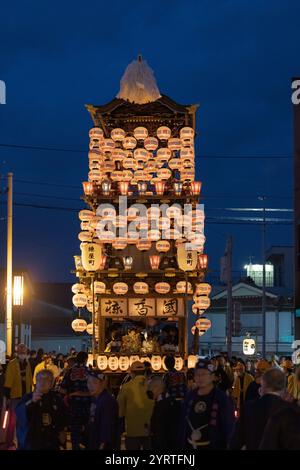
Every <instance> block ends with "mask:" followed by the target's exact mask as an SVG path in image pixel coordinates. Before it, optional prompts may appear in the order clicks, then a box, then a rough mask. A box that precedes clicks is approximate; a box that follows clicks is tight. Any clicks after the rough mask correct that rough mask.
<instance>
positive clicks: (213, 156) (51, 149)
mask: <svg viewBox="0 0 300 470" xmlns="http://www.w3.org/2000/svg"><path fill="white" fill-rule="evenodd" d="M0 147H2V148H13V149H17V150H41V151H46V152H67V153H88V150H81V149H67V148H59V147H46V146H36V145H22V144H1V143H0ZM195 158H207V159H211V160H213V159H222V158H224V159H226V160H228V159H240V160H247V159H251V160H253V159H262V158H263V159H267V160H268V159H270V160H273V159H280V160H292V159H293V156H292V155H231V154H227V155H226V154H224V155H217V154H211V155H195Z"/></svg>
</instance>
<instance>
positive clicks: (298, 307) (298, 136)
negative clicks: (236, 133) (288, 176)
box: [293, 78, 300, 339]
mask: <svg viewBox="0 0 300 470" xmlns="http://www.w3.org/2000/svg"><path fill="white" fill-rule="evenodd" d="M293 83H295V84H298V83H300V79H299V78H294V79H293ZM298 101H299V100H295V102H294V105H293V108H294V273H295V339H300V103H299V102H298Z"/></svg>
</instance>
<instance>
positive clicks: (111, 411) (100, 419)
mask: <svg viewBox="0 0 300 470" xmlns="http://www.w3.org/2000/svg"><path fill="white" fill-rule="evenodd" d="M87 385H88V389H89V391H90V394H91V397H92V403H91V407H90V416H89V422H88V437H87V449H88V450H112V449H113V450H117V449H119V448H120V430H119V409H118V403H117V401H116V399H115V398H114V396H113V395H112V394H111V393H110V392H109V391H108V390H107V388H106V377H105V375H104V374H103V372H101V371H100V370H98V369H91V370H89V372H88V381H87Z"/></svg>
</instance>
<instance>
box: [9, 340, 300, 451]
mask: <svg viewBox="0 0 300 470" xmlns="http://www.w3.org/2000/svg"><path fill="white" fill-rule="evenodd" d="M87 359H88V355H87V353H86V352H83V351H81V352H78V353H77V352H76V351H75V350H71V351H70V354H69V355H68V356H64V355H62V354H56V353H55V352H52V353H50V354H44V352H43V350H39V351H37V352H36V351H30V352H29V351H28V350H27V348H26V346H25V345H24V344H19V345H18V346H17V348H16V356H15V357H14V358H12V359H11V360H10V361H9V362H8V363H7V364H6V365H4V366H0V402H1V403H0V404H1V409H2V413H1V420H2V423H1V430H2V437H1V439H0V442H1V441H2V442H1V444H2V447H3V448H5V449H20V450H37V449H45V450H46V449H47V450H49V449H52V450H58V449H67V448H71V449H72V450H80V449H82V450H84V449H87V450H99V449H106V450H108V449H113V450H119V449H127V450H140V449H145V450H150V449H151V450H153V451H159V452H169V451H171V450H172V451H179V450H189V451H191V450H197V451H198V450H213V449H229V450H230V449H234V450H236V449H247V450H256V449H300V366H297V367H295V366H294V364H293V362H292V361H291V360H290V358H281V360H279V361H278V362H277V361H275V360H272V361H268V360H265V359H260V360H255V361H246V362H244V361H243V360H242V359H241V358H237V357H232V358H231V359H230V360H229V358H228V357H227V356H226V354H220V355H218V356H215V357H212V358H205V359H199V360H198V362H197V364H196V366H195V368H194V369H188V370H187V371H177V370H176V369H175V358H174V356H173V355H168V356H167V357H166V358H165V366H166V369H167V370H166V371H165V372H164V373H163V374H158V373H155V372H154V371H153V370H152V369H151V364H150V363H147V362H140V361H135V362H133V363H132V365H131V367H130V370H129V373H128V374H127V375H126V376H125V377H124V378H123V380H122V381H121V383H120V384H119V386H118V387H117V388H116V387H111V381H110V375H109V374H107V373H104V372H103V371H101V370H99V369H97V368H95V367H93V366H91V365H89V366H88V365H87ZM67 436H69V440H67ZM68 442H69V444H68Z"/></svg>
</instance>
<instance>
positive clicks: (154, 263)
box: [149, 255, 160, 270]
mask: <svg viewBox="0 0 300 470" xmlns="http://www.w3.org/2000/svg"><path fill="white" fill-rule="evenodd" d="M149 259H150V264H151V268H152V269H153V270H155V269H158V268H159V263H160V256H159V255H151V256H149Z"/></svg>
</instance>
